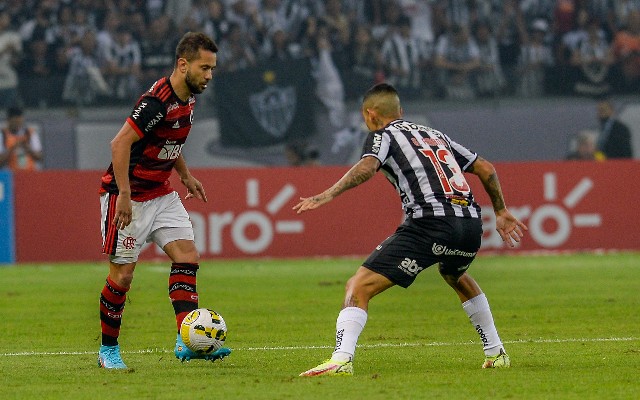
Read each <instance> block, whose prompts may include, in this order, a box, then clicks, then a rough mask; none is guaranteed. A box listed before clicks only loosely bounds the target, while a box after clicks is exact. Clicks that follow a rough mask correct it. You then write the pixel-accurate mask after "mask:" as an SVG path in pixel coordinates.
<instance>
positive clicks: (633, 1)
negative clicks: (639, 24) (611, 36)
mask: <svg viewBox="0 0 640 400" xmlns="http://www.w3.org/2000/svg"><path fill="white" fill-rule="evenodd" d="M634 11H640V1H638V0H615V2H614V5H613V14H614V19H615V26H616V29H615V30H614V33H615V32H617V31H618V30H620V29H623V28H624V27H626V26H628V25H629V16H630V15H631V14H632V13H633V12H634Z"/></svg>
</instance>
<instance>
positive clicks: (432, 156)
mask: <svg viewBox="0 0 640 400" xmlns="http://www.w3.org/2000/svg"><path fill="white" fill-rule="evenodd" d="M420 152H421V153H422V154H424V155H425V156H426V157H427V158H428V159H429V161H431V164H433V168H434V169H435V170H436V173H437V174H438V178H440V183H441V184H442V189H443V190H444V193H445V194H468V193H469V192H470V191H471V188H470V187H469V184H468V183H467V180H466V179H464V174H463V173H462V170H461V169H460V166H458V163H457V162H456V159H455V158H454V157H453V154H451V152H450V151H449V150H447V149H438V150H436V151H433V149H420ZM444 168H447V169H448V170H449V171H451V178H447V173H446V172H445V170H444Z"/></svg>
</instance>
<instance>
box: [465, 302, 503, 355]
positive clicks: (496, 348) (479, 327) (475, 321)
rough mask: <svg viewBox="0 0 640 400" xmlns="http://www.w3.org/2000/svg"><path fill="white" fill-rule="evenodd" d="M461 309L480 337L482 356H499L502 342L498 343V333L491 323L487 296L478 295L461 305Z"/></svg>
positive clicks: (491, 318) (491, 316) (491, 317)
mask: <svg viewBox="0 0 640 400" xmlns="http://www.w3.org/2000/svg"><path fill="white" fill-rule="evenodd" d="M462 308H464V311H465V312H466V313H467V315H468V316H469V320H470V321H471V324H472V325H473V327H474V328H475V329H476V331H477V332H478V334H479V335H480V340H482V348H483V349H484V354H485V355H486V356H489V357H491V356H496V355H498V354H500V349H502V348H503V346H502V341H500V337H499V336H498V331H497V329H496V326H495V324H494V322H493V315H491V308H490V307H489V301H487V296H485V295H484V293H480V294H479V295H478V296H476V297H474V298H472V299H469V300H467V301H465V302H464V303H462Z"/></svg>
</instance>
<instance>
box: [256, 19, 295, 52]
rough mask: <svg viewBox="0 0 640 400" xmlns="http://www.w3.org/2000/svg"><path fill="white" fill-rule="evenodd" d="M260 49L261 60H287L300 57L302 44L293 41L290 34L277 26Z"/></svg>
mask: <svg viewBox="0 0 640 400" xmlns="http://www.w3.org/2000/svg"><path fill="white" fill-rule="evenodd" d="M272 31H273V32H271V33H269V34H268V35H267V37H266V38H265V40H264V43H263V45H262V48H261V49H260V58H261V61H287V60H292V59H295V58H299V57H300V46H299V45H298V44H297V43H293V42H292V41H291V39H290V38H289V34H288V33H287V32H286V31H285V30H284V29H282V28H280V27H278V26H275V27H274V28H273V29H272Z"/></svg>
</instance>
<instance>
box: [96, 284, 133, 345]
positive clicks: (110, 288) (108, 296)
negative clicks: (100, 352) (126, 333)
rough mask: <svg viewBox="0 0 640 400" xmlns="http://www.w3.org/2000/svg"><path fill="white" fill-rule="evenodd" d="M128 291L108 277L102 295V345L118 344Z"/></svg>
mask: <svg viewBox="0 0 640 400" xmlns="http://www.w3.org/2000/svg"><path fill="white" fill-rule="evenodd" d="M128 290H129V289H125V288H123V287H120V286H119V285H118V284H116V283H115V282H114V281H112V280H111V278H110V277H108V276H107V282H106V283H105V285H104V288H102V292H101V293H100V325H101V326H102V344H103V345H105V346H115V345H117V344H118V336H120V324H121V323H122V311H124V303H125V300H126V299H127V291H128Z"/></svg>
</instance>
